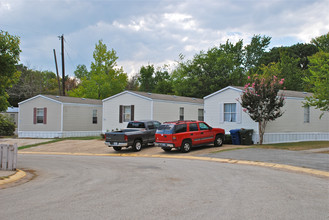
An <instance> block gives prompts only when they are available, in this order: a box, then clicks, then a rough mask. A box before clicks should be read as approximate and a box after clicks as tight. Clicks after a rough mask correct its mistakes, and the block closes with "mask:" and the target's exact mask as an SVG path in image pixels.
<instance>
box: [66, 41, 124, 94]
mask: <svg viewBox="0 0 329 220" xmlns="http://www.w3.org/2000/svg"><path fill="white" fill-rule="evenodd" d="M93 58H94V61H93V62H92V63H91V65H90V71H88V70H87V68H86V67H85V66H84V65H79V66H77V69H76V71H75V72H74V73H75V76H76V77H77V78H78V79H79V80H80V84H79V85H78V87H77V88H76V89H73V90H72V91H70V92H69V95H70V96H75V97H84V98H93V99H104V98H107V97H109V96H112V95H115V94H117V93H119V92H121V91H123V90H124V89H125V87H126V85H127V78H128V77H127V74H126V73H124V72H123V69H122V67H121V68H118V67H117V63H116V61H117V59H118V57H117V55H116V52H115V50H113V49H111V50H107V46H106V44H104V43H103V41H102V40H99V42H98V44H96V46H95V50H94V52H93Z"/></svg>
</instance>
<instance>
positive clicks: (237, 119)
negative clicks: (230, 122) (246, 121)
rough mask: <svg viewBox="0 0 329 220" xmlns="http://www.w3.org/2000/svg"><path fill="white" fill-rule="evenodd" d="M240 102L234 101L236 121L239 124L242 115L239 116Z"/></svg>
mask: <svg viewBox="0 0 329 220" xmlns="http://www.w3.org/2000/svg"><path fill="white" fill-rule="evenodd" d="M241 113H242V112H241V104H240V103H236V123H238V124H241V122H242V117H241Z"/></svg>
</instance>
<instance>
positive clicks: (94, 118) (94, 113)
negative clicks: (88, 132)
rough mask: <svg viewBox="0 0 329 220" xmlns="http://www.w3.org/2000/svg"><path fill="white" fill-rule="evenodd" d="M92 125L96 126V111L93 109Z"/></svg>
mask: <svg viewBox="0 0 329 220" xmlns="http://www.w3.org/2000/svg"><path fill="white" fill-rule="evenodd" d="M93 124H97V109H93Z"/></svg>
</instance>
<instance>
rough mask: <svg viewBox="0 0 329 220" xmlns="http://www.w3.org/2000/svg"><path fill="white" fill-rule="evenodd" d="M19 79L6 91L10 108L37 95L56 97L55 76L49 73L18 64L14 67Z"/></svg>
mask: <svg viewBox="0 0 329 220" xmlns="http://www.w3.org/2000/svg"><path fill="white" fill-rule="evenodd" d="M16 68H17V71H19V72H20V73H21V74H20V77H19V79H18V81H17V82H16V83H15V84H13V86H12V87H11V88H9V89H7V93H8V94H9V99H8V101H9V102H10V104H11V105H12V106H17V105H18V103H19V102H21V101H23V100H25V99H28V98H31V97H33V96H36V95H39V94H45V95H57V94H59V91H58V83H57V77H56V74H55V73H53V72H50V71H38V70H32V69H29V68H27V67H26V66H24V65H22V64H19V65H17V66H16Z"/></svg>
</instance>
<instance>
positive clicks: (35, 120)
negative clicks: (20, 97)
mask: <svg viewBox="0 0 329 220" xmlns="http://www.w3.org/2000/svg"><path fill="white" fill-rule="evenodd" d="M36 123H37V108H33V124H36Z"/></svg>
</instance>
